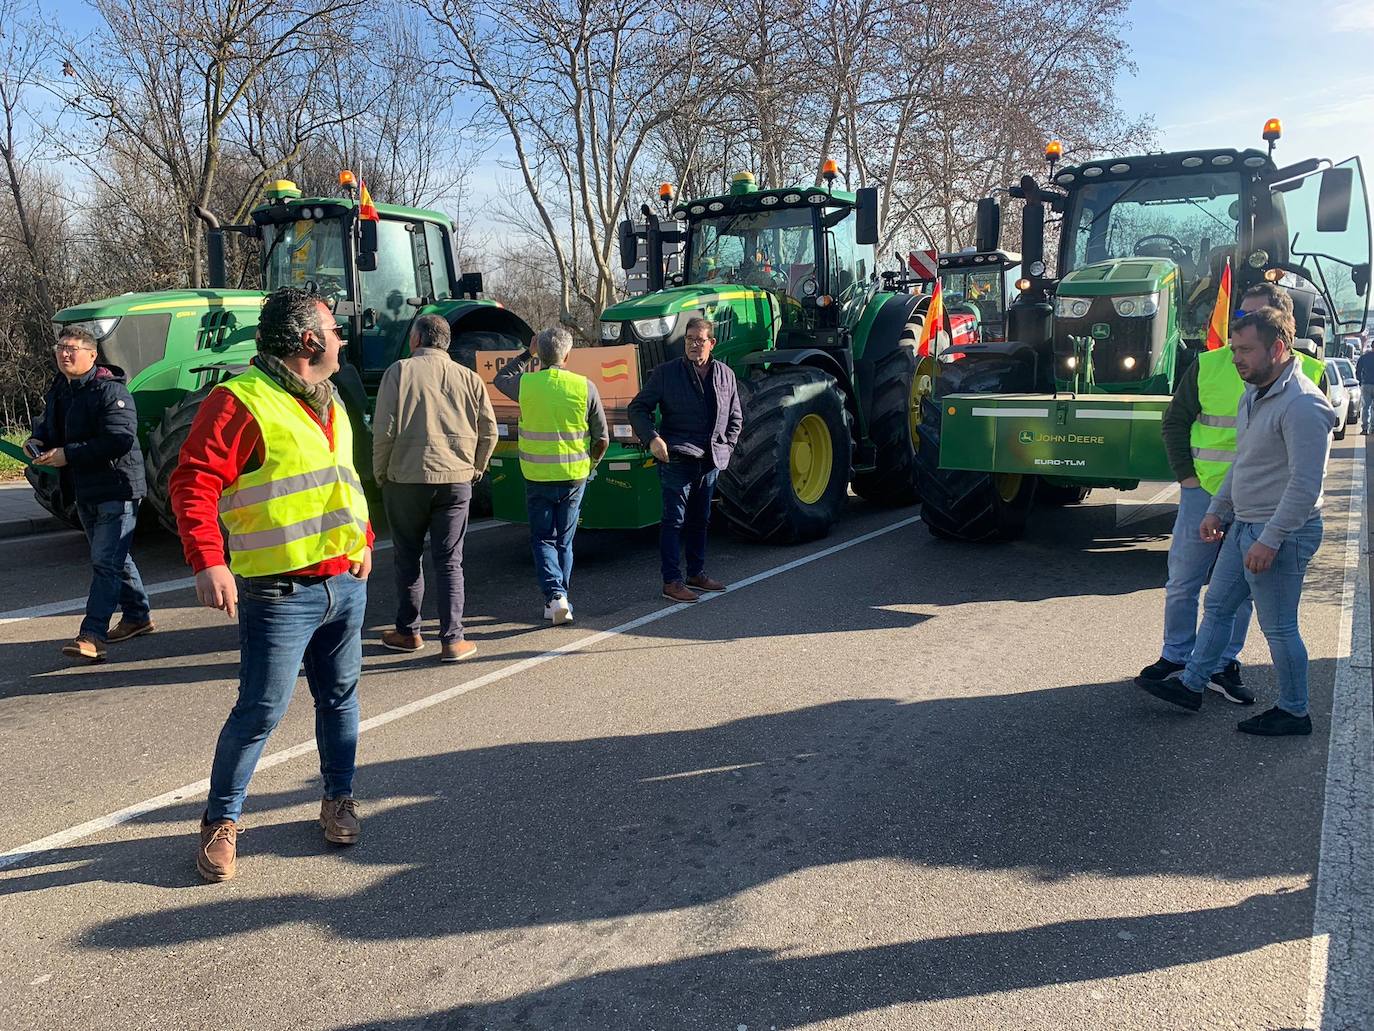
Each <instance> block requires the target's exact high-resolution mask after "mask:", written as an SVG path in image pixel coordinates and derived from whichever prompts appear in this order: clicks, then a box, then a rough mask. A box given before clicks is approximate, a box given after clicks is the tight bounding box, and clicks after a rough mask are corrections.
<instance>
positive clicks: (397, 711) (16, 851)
mask: <svg viewBox="0 0 1374 1031" xmlns="http://www.w3.org/2000/svg"><path fill="white" fill-rule="evenodd" d="M917 522H920V516H908V517H907V518H905V519H899V520H897V521H896V522H895V523H889V524H888V525H886V526H882V527H879V528H878V529H876V530H871V531H869V532H868V533H865V534H860V535H859V536H858V537H852V538H850V539H849V540H847V541H841V542H840V543H839V544H832V545H831V546H830V547H828V548H822V549H821V550H820V551H816V552H812V553H811V554H809V555H803V556H802V557H801V558H797V559H793V560H792V561H791V562H784V563H783V564H782V565H780V566H773V567H772V568H771V569H765V570H764V571H763V572H761V573H755V574H754V575H753V576H750V577H746V578H745V579H743V580H740V581H739V582H738V583H734V584H731V585H730V586H729V587H727V588H726V589H725V590H724V591H723V592H721V593H718V594H704V595H702V597H701V600H700V601H697V602H683V603H680V604H677V605H668V606H665V607H664V608H661V609H655V610H654V611H653V612H649V613H646V614H645V615H643V616H639V617H637V618H636V619H632V620H629V621H628V622H625V623H621V624H620V625H619V626H614V627H611V628H610V629H609V630H601V631H598V632H597V633H594V634H588V635H587V636H586V637H580V638H578V639H577V640H575V641H569V642H568V643H567V644H564V645H560V646H559V647H557V648H553V649H551V650H549V651H546V652H544V653H542V654H540V655H535V656H532V657H530V658H528V659H522V660H520V661H519V662H513V663H511V664H510V665H509V666H502V667H500V668H499V669H494V670H492V671H491V672H490V673H485V674H483V675H482V676H480V677H477V678H475V679H473V680H469V681H466V682H465V683H462V684H455V685H454V686H453V687H448V688H444V689H443V690H442V691H436V692H435V693H434V694H431V695H426V696H425V697H424V698H417V699H416V700H415V701H413V702H409V703H407V704H406V705H401V706H397V707H396V708H394V709H388V710H387V711H386V712H382V713H378V714H377V715H376V716H372V717H370V718H368V719H365V720H363V721H362V722H361V723H360V724H359V725H358V733H359V734H364V733H366V732H367V731H369V730H376V729H377V728H378V727H384V726H386V725H387V724H388V723H394V722H395V721H396V720H399V719H404V718H405V717H407V716H413V715H414V714H415V713H417V712H423V711H424V710H425V709H429V708H432V707H434V706H436V705H442V704H443V703H444V702H447V701H451V700H452V699H454V698H458V697H461V696H462V695H465V694H468V693H469V692H471V691H476V690H477V689H478V688H481V687H486V686H487V685H489V684H495V683H497V682H498V681H501V680H508V679H510V678H511V677H513V676H517V675H519V674H521V673H524V672H526V671H527V670H531V669H534V668H535V667H536V666H542V665H543V664H544V663H546V662H551V661H553V660H554V659H558V658H562V657H563V656H565V655H572V654H575V653H577V652H581V651H586V650H587V649H588V648H591V647H593V646H595V645H598V644H600V643H601V642H602V641H607V640H610V639H611V638H612V637H618V636H620V635H622V634H627V633H630V632H631V631H632V630H638V629H639V628H640V627H642V626H647V625H649V624H650V623H657V622H658V621H659V620H660V619H665V618H666V617H668V616H672V615H675V614H677V613H679V612H685V611H687V610H689V609H692V608H696V607H697V606H700V605H705V604H708V603H710V602H713V601H715V600H716V599H718V598H721V597H724V596H725V595H728V594H733V593H734V592H736V591H741V590H743V589H744V588H746V587H750V586H752V585H754V584H756V583H760V582H762V581H764V580H769V579H772V578H773V577H775V576H781V575H782V574H783V573H789V572H791V571H792V570H794V569H799V568H801V567H802V566H806V565H810V564H811V563H812V562H819V561H820V560H821V559H823V558H829V557H830V556H831V555H835V554H838V553H839V552H841V551H846V550H848V549H849V548H853V547H856V546H857V545H860V544H866V543H868V542H869V541H871V540H874V539H876V538H878V537H882V536H884V535H886V534H889V533H892V532H893V531H895V530H900V529H902V528H903V527H906V526H910V525H912V524H913V523H917ZM493 524H494V521H493ZM483 525H484V526H485V525H492V524H483ZM82 604H83V605H84V604H85V603H84V601H83V602H82ZM313 751H315V742H314V740H313V739H312V740H310V741H302V742H301V743H300V744H298V745H292V746H291V747H290V748H284V749H282V750H281V751H279V752H273V753H271V754H270V755H266V756H263V758H262V759H261V761H259V762H258V765H257V768H258V769H259V770H266V769H270V768H271V767H273V766H280V765H281V764H282V763H284V762H289V761H290V760H292V759H295V758H298V757H299V756H302V755H308V754H310V753H311V752H313ZM206 761H207V762H208V761H209V760H208V757H207V760H206ZM209 789H210V782H209V780H198V781H195V782H194V783H192V784H184V785H182V786H181V787H179V788H174V789H173V790H171V791H164V792H163V793H162V794H160V795H156V796H154V797H153V798H149V799H145V800H144V801H142V802H137V803H135V804H134V805H131V806H127V807H125V808H123V809H120V810H117V811H116V812H113V813H107V814H106V815H105V816H98V817H96V818H95V819H94V820H87V821H86V822H85V823H81V824H77V825H76V826H75V827H69V828H68V829H66V830H64V831H58V832H57V833H56V834H49V835H48V836H47V837H45V838H39V839H38V840H37V841H31V842H29V843H28V844H27V845H20V846H19V847H18V848H12V849H9V850H8V851H6V852H0V870H4V869H5V868H6V867H10V866H14V865H15V864H16V863H21V862H23V861H24V860H26V859H28V858H30V857H32V856H35V855H38V854H40V853H42V852H51V851H52V850H53V849H57V848H62V847H63V846H65V845H69V844H71V843H72V842H73V841H79V840H80V839H82V838H88V837H90V836H91V835H92V834H99V833H101V832H102V831H107V830H109V829H111V828H112V827H118V826H119V825H120V824H123V823H128V822H129V821H130V820H133V819H136V818H138V817H140V816H143V815H145V814H147V813H151V812H153V811H154V810H157V809H162V808H165V807H166V806H169V805H172V804H173V803H176V802H183V801H185V800H186V799H188V798H195V797H197V796H201V795H204V794H205V793H206V792H208V791H209Z"/></svg>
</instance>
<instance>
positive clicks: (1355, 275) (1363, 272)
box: [1350, 261, 1369, 297]
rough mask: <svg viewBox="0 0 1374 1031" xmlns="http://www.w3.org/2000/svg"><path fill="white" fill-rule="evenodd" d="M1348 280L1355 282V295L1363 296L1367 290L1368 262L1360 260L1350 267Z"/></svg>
mask: <svg viewBox="0 0 1374 1031" xmlns="http://www.w3.org/2000/svg"><path fill="white" fill-rule="evenodd" d="M1350 281H1351V282H1352V283H1354V284H1355V296H1356V297H1363V296H1364V295H1365V293H1366V292H1368V290H1369V262H1367V261H1362V262H1360V264H1358V265H1352V266H1351V268H1350Z"/></svg>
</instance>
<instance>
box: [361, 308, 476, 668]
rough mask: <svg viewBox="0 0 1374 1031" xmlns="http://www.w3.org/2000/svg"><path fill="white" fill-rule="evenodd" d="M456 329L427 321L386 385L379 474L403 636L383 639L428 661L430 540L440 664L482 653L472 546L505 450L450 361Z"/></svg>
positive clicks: (376, 445)
mask: <svg viewBox="0 0 1374 1031" xmlns="http://www.w3.org/2000/svg"><path fill="white" fill-rule="evenodd" d="M448 344H449V328H448V323H447V322H445V321H444V320H443V319H442V318H440V317H439V316H438V315H421V316H420V317H419V318H418V319H416V320H415V325H414V326H413V327H412V329H411V331H410V352H411V357H409V358H403V359H401V361H399V362H397V363H396V364H395V365H393V366H392V367H391V368H389V369H387V371H386V375H385V376H383V377H382V383H381V386H380V387H379V388H378V391H377V407H376V410H375V413H374V415H373V418H372V431H373V437H372V469H373V474H374V475H375V476H376V478H377V482H378V484H380V485H381V488H382V503H383V504H384V505H385V506H386V520H387V523H388V525H389V526H390V527H391V542H392V545H393V547H394V549H395V555H396V627H395V629H394V630H387V631H384V632H383V633H382V644H383V645H385V646H386V647H387V648H390V649H391V650H392V651H397V652H418V651H419V650H420V649H421V648H423V647H424V642H423V641H422V640H421V638H420V607H421V605H422V604H423V602H424V597H425V579H424V572H423V570H422V568H421V563H422V561H423V559H424V550H425V535H426V534H429V540H430V548H431V553H432V560H433V563H434V580H435V583H436V584H437V585H438V589H439V642H440V654H439V657H440V659H441V660H442V661H444V662H461V661H462V660H463V659H470V658H472V657H473V656H474V655H476V654H477V645H475V644H474V643H473V642H471V641H465V640H463V538H464V537H465V536H466V534H467V528H468V506H469V503H470V502H471V501H472V484H473V481H474V480H475V479H476V478H478V477H480V476H481V475H482V473H483V472H484V471H485V470H486V468H487V462H488V461H490V459H491V453H492V451H493V450H494V449H495V447H496V416H495V415H494V414H493V412H492V410H491V399H490V398H488V397H487V388H486V386H485V384H483V382H482V379H481V377H480V376H478V375H477V373H475V372H473V371H472V370H471V369H468V368H466V367H464V366H462V365H459V364H458V363H457V362H456V361H454V360H453V359H452V358H450V357H449V354H448Z"/></svg>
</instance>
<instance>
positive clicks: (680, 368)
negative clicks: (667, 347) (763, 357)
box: [630, 358, 744, 469]
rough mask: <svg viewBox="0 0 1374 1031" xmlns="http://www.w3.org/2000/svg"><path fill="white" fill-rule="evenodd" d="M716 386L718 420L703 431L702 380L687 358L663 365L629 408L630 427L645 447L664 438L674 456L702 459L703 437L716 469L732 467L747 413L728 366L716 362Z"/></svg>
mask: <svg viewBox="0 0 1374 1031" xmlns="http://www.w3.org/2000/svg"><path fill="white" fill-rule="evenodd" d="M711 386H712V388H713V390H714V391H715V396H716V410H715V418H714V419H713V420H712V421H711V424H710V425H709V426H705V427H703V426H699V425H698V424H697V423H698V420H699V418H700V414H701V402H702V395H703V394H704V393H705V391H704V390H703V389H702V385H701V378H700V377H699V376H698V375H697V372H696V370H695V369H693V368H692V364H691V362H689V361H688V360H687V359H686V358H674V359H673V360H672V361H669V362H664V363H663V364H662V365H660V366H659V367H658V368H656V369H655V370H654V371H653V372H651V373H650V374H649V382H647V383H645V384H644V387H643V389H642V390H640V392H639V393H638V394H636V395H635V399H634V400H633V401H631V402H630V425H631V426H633V427H634V431H635V436H637V437H638V438H639V440H640V443H642V444H643V445H644V446H645V447H648V445H649V442H650V441H651V440H653V439H654V438H655V437H658V436H661V437H663V440H664V442H665V443H666V444H667V445H668V450H669V451H674V452H677V453H678V454H685V455H691V456H693V457H699V456H700V455H701V454H702V453H703V452H702V449H701V446H700V443H699V441H700V439H701V437H702V436H703V430H704V431H705V433H704V435H705V437H706V439H707V440H709V442H710V445H711V460H712V463H713V464H714V465H715V467H716V468H717V469H724V468H725V467H726V466H727V465H729V464H730V455H731V454H732V453H733V452H734V450H735V444H736V443H737V442H738V441H739V434H740V430H741V429H743V428H744V413H743V412H742V411H741V410H740V404H739V387H738V385H737V384H736V383H735V373H734V372H733V370H731V368H730V366H728V365H726V364H725V363H724V362H718V361H716V360H715V359H714V358H713V359H712V360H711ZM655 408H657V409H658V413H659V421H658V427H657V429H655V427H654V409H655Z"/></svg>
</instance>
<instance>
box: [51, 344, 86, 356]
mask: <svg viewBox="0 0 1374 1031" xmlns="http://www.w3.org/2000/svg"><path fill="white" fill-rule="evenodd" d="M82 351H90V352H91V353H92V354H95V348H94V347H82V346H80V345H79V344H54V345H53V349H52V353H53V354H79V353H80V352H82Z"/></svg>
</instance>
